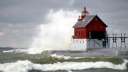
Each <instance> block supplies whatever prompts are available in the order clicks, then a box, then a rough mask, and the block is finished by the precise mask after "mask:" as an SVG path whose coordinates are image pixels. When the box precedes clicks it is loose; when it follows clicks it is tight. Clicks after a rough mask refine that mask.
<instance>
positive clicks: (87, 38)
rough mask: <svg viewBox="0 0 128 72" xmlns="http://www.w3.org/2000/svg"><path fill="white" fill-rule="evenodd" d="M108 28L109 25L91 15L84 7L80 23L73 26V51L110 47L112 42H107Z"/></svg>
mask: <svg viewBox="0 0 128 72" xmlns="http://www.w3.org/2000/svg"><path fill="white" fill-rule="evenodd" d="M106 27H107V25H106V24H105V23H104V22H103V21H102V20H101V19H100V18H99V17H98V16H97V15H89V13H88V11H87V10H86V7H84V10H83V11H82V12H81V16H79V19H78V22H77V23H76V24H75V25H74V26H73V28H74V35H73V37H72V45H71V50H73V51H74V50H75V51H83V50H84V51H86V50H87V49H92V48H105V47H109V43H110V42H107V43H106V41H105V39H106V32H107V31H106Z"/></svg>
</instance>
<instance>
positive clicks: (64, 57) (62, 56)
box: [51, 54, 85, 59]
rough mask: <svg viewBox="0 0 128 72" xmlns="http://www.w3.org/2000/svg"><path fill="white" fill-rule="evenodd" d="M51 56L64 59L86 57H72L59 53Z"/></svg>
mask: <svg viewBox="0 0 128 72" xmlns="http://www.w3.org/2000/svg"><path fill="white" fill-rule="evenodd" d="M51 57H55V58H63V59H79V58H85V57H71V56H64V55H57V54H51Z"/></svg>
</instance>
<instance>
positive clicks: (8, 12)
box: [0, 0, 70, 23]
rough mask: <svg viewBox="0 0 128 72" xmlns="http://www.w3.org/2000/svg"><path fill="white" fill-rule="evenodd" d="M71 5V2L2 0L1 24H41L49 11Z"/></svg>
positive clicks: (0, 8) (66, 0)
mask: <svg viewBox="0 0 128 72" xmlns="http://www.w3.org/2000/svg"><path fill="white" fill-rule="evenodd" d="M69 5H70V1H69V0H1V1H0V22H1V23H41V22H42V21H43V18H44V16H45V14H46V12H47V11H48V10H49V9H60V8H65V7H68V6H69Z"/></svg>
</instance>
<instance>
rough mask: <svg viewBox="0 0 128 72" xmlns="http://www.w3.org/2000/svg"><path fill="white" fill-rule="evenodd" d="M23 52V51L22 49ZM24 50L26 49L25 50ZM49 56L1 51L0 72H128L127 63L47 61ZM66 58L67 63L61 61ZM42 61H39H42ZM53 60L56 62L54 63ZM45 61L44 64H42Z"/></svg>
mask: <svg viewBox="0 0 128 72" xmlns="http://www.w3.org/2000/svg"><path fill="white" fill-rule="evenodd" d="M20 50H22V49H20ZM23 50H24V49H23ZM48 56H49V55H47V54H27V53H25V52H18V51H16V50H14V49H7V48H6V49H0V71H1V72H128V70H127V67H126V63H128V60H127V59H123V62H122V63H118V64H114V63H111V62H106V61H93V62H85V61H77V60H76V61H74V60H73V61H71V60H70V61H69V59H80V57H69V56H56V55H52V56H54V58H55V57H56V58H57V59H58V60H59V61H60V62H59V61H58V60H55V59H45V58H47V57H48ZM62 58H64V59H65V61H61V59H62ZM40 59H41V61H38V60H40ZM53 60H54V61H55V62H53ZM42 61H43V63H42Z"/></svg>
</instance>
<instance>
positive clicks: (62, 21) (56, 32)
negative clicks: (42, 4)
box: [28, 9, 79, 54]
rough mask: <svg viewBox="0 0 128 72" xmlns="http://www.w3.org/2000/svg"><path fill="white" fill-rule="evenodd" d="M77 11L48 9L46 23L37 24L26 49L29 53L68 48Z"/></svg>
mask: <svg viewBox="0 0 128 72" xmlns="http://www.w3.org/2000/svg"><path fill="white" fill-rule="evenodd" d="M78 14H79V13H78V12H77V11H64V10H62V9H61V10H59V11H54V10H50V12H48V14H47V15H46V21H48V22H47V23H43V24H40V25H39V26H38V28H37V29H38V30H37V31H38V32H37V35H36V36H35V37H34V40H33V42H32V44H31V46H30V48H29V49H28V53H30V54H40V53H42V51H44V50H47V49H48V50H69V48H70V43H71V36H72V35H73V29H72V26H73V25H74V24H75V23H76V22H77V19H76V18H77V17H78Z"/></svg>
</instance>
